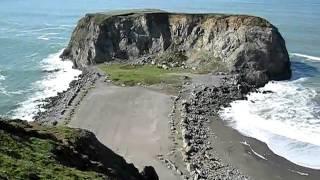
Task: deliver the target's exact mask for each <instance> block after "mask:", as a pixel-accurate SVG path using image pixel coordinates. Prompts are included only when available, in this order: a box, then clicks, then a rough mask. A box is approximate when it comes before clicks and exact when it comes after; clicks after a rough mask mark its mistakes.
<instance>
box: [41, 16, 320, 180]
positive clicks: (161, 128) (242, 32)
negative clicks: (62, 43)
mask: <svg viewBox="0 0 320 180" xmlns="http://www.w3.org/2000/svg"><path fill="white" fill-rule="evenodd" d="M61 58H62V59H63V60H71V61H73V63H74V67H75V68H79V69H81V70H83V72H84V73H83V74H82V75H81V77H80V79H79V80H77V81H74V82H72V83H71V85H70V88H69V90H67V91H66V92H63V93H60V94H59V95H58V96H57V97H53V98H49V99H47V100H46V103H45V104H44V106H43V107H44V108H45V109H46V111H44V112H40V113H39V114H38V116H37V117H36V118H35V119H36V121H37V122H38V123H41V124H44V125H48V124H49V125H50V126H51V125H54V126H57V127H58V126H69V127H73V128H83V129H87V130H90V131H92V132H93V133H94V134H95V135H96V136H97V138H98V140H99V141H100V142H102V143H103V144H105V145H106V146H108V147H110V149H112V150H113V151H116V153H119V154H121V155H122V156H124V157H125V158H126V159H129V161H130V162H133V163H134V164H135V165H136V166H137V167H138V168H140V169H142V167H143V166H144V165H146V163H147V165H150V166H153V167H154V169H155V171H157V173H158V175H159V178H160V179H194V180H198V179H277V178H278V179H287V178H289V179H301V178H302V177H304V176H305V174H308V175H307V176H308V178H310V179H316V178H315V177H316V174H317V173H318V172H315V171H312V170H310V169H307V168H302V167H299V166H296V165H294V164H292V163H291V162H288V161H287V160H285V159H283V158H281V157H278V156H276V155H274V154H273V153H272V152H271V151H270V150H267V149H268V148H267V147H266V146H265V145H261V144H262V143H256V141H253V140H249V138H248V137H243V136H242V135H241V134H239V133H237V134H236V136H237V137H230V138H231V141H228V143H233V144H234V146H232V147H234V148H235V149H238V150H239V153H238V154H240V155H239V157H237V158H235V159H236V160H239V159H241V158H242V159H244V160H242V159H241V161H239V162H246V163H240V164H239V163H234V162H236V160H233V158H234V157H231V156H229V154H228V153H229V151H232V150H230V149H223V150H222V151H221V148H220V145H221V144H222V143H221V142H219V139H221V138H219V133H218V131H219V129H215V128H216V127H214V125H216V124H217V123H216V122H220V121H221V120H220V117H219V114H218V112H219V110H220V109H221V108H222V107H225V106H228V105H229V103H230V102H232V101H234V100H239V99H245V98H246V94H248V93H250V92H252V91H259V89H258V88H259V87H262V86H264V85H265V84H266V83H268V82H269V81H272V80H286V79H290V77H291V69H290V60H289V55H288V52H287V49H286V46H285V41H284V39H283V38H282V36H281V34H280V32H279V31H278V29H277V28H276V27H275V26H273V25H272V24H271V23H270V22H268V21H267V20H265V19H263V18H260V17H254V16H247V15H226V14H187V13H168V12H164V11H160V10H134V11H121V12H119V11H116V12H108V13H95V14H87V15H86V16H85V17H83V18H82V19H80V20H79V22H78V25H77V26H76V28H75V30H74V31H73V34H72V36H71V40H70V42H69V44H68V46H67V47H66V49H65V50H64V51H63V53H62V54H61ZM261 93H272V92H261ZM227 132H229V131H226V133H227ZM233 133H234V132H232V134H233ZM230 136H231V135H230ZM238 139H241V140H243V141H244V142H247V141H248V142H249V141H250V142H252V143H253V144H251V146H246V145H243V144H241V143H240V141H238ZM248 147H250V148H251V149H249V150H248ZM252 147H258V148H257V149H259V150H261V149H263V150H261V151H259V152H261V153H262V154H263V155H264V156H265V157H267V158H268V161H264V159H263V160H261V157H260V156H259V154H258V153H257V152H258V151H257V152H256V151H254V150H253V149H252ZM219 149H220V150H219ZM221 152H222V153H221ZM263 152H267V153H263ZM257 154H258V155H257ZM264 156H262V157H264ZM102 163H103V162H102ZM148 163H149V164H148ZM255 168H257V169H256V170H252V169H255ZM258 168H260V169H258ZM150 169H151V170H150ZM149 170H150V171H152V168H151V167H149ZM302 171H303V172H307V173H300V172H302ZM260 172H263V173H260ZM134 173H135V175H136V176H139V177H141V174H139V173H138V171H137V170H136V169H135V170H134ZM299 173H300V174H299ZM301 174H302V175H301ZM154 175H155V173H151V175H150V176H154Z"/></svg>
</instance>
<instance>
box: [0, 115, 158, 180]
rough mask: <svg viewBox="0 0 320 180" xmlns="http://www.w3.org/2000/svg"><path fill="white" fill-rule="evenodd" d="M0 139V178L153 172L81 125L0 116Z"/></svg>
mask: <svg viewBox="0 0 320 180" xmlns="http://www.w3.org/2000/svg"><path fill="white" fill-rule="evenodd" d="M0 143H1V144H0V179H119V180H120V179H121V180H122V179H123V180H130V179H131V180H139V179H141V180H145V179H148V178H149V179H154V178H150V177H152V176H156V174H155V172H154V171H153V168H152V167H146V168H145V169H146V171H145V172H143V173H142V174H140V173H139V172H138V170H137V169H136V168H135V167H134V166H133V165H132V164H127V163H126V161H125V160H124V159H123V158H122V157H121V156H119V155H117V154H115V153H114V152H112V151H111V150H110V149H108V148H107V147H105V146H104V145H102V144H101V143H100V142H99V141H98V140H97V139H96V137H95V136H94V135H93V134H92V133H91V132H89V131H85V130H81V129H72V128H68V127H64V126H61V127H58V126H57V127H51V126H47V127H45V126H41V125H39V124H37V123H27V122H26V121H20V120H3V119H1V120H0ZM152 171H153V173H151V174H149V176H148V175H146V174H147V173H149V172H152Z"/></svg>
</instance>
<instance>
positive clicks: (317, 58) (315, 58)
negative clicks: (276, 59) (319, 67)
mask: <svg viewBox="0 0 320 180" xmlns="http://www.w3.org/2000/svg"><path fill="white" fill-rule="evenodd" d="M291 55H293V56H298V57H303V58H306V59H307V60H313V61H320V57H316V56H310V55H306V54H300V53H291Z"/></svg>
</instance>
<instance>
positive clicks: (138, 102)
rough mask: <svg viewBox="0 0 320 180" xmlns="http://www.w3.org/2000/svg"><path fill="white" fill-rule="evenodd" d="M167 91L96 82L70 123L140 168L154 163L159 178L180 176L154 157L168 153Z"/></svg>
mask: <svg viewBox="0 0 320 180" xmlns="http://www.w3.org/2000/svg"><path fill="white" fill-rule="evenodd" d="M171 106H172V100H171V98H170V96H169V95H166V94H164V93H160V92H155V91H152V90H149V89H146V88H143V87H119V86H114V85H111V84H107V83H103V82H98V83H97V84H96V87H95V88H94V89H92V90H91V91H90V92H89V93H88V94H87V96H86V97H85V98H84V100H83V101H82V102H81V104H80V105H79V107H78V108H77V109H76V111H75V115H74V116H73V118H72V119H71V121H70V123H69V125H70V126H71V127H77V128H84V129H87V130H90V131H92V132H93V133H95V135H96V136H97V138H98V139H99V140H100V141H101V142H102V143H103V144H105V145H106V146H108V147H109V148H111V149H112V150H113V151H115V152H116V153H118V154H120V155H122V156H124V158H125V159H126V160H127V161H128V162H132V163H134V165H135V166H136V167H138V168H139V169H140V170H141V169H142V168H143V167H144V166H147V165H151V166H153V167H154V168H155V169H156V171H157V173H158V175H159V178H160V179H165V180H174V179H179V177H178V176H176V175H175V174H174V173H173V171H171V170H169V169H168V168H167V167H166V166H165V165H164V164H163V163H161V162H160V161H158V160H157V159H156V156H157V155H158V154H167V153H168V152H169V149H170V146H171V142H170V140H169V125H168V114H169V112H170V108H171Z"/></svg>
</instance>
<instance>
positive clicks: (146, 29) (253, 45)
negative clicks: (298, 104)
mask: <svg viewBox="0 0 320 180" xmlns="http://www.w3.org/2000/svg"><path fill="white" fill-rule="evenodd" d="M164 52H165V53H168V52H169V53H177V52H179V53H182V54H183V55H185V56H186V57H187V61H186V63H187V65H188V66H189V67H197V66H198V65H199V64H200V63H201V62H203V61H206V62H207V61H215V62H218V63H219V64H223V66H224V67H225V69H227V71H229V72H234V73H240V74H242V75H243V77H244V79H245V80H246V81H247V82H249V83H250V84H256V85H263V84H265V83H266V82H267V81H268V80H284V79H288V78H290V77H291V69H290V61H289V56H288V52H287V50H286V47H285V41H284V39H283V38H282V36H281V34H280V33H279V31H278V29H277V28H276V27H274V26H273V25H272V24H270V23H269V22H268V21H266V20H265V19H262V18H259V17H254V16H246V15H222V14H178V13H168V12H163V11H155V10H149V11H128V12H110V13H96V14H87V15H86V16H85V17H84V18H82V19H81V20H80V21H79V23H78V25H77V27H76V28H75V30H74V32H73V34H72V37H71V40H70V43H69V45H68V47H67V48H66V49H65V51H64V52H63V54H62V55H61V57H62V58H64V59H71V60H72V61H73V62H74V64H75V66H76V67H78V68H84V67H86V66H87V65H90V64H97V63H102V62H111V61H115V60H117V61H121V62H137V61H145V62H147V63H148V62H151V61H152V60H153V59H154V57H156V56H161V54H163V53H164Z"/></svg>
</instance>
